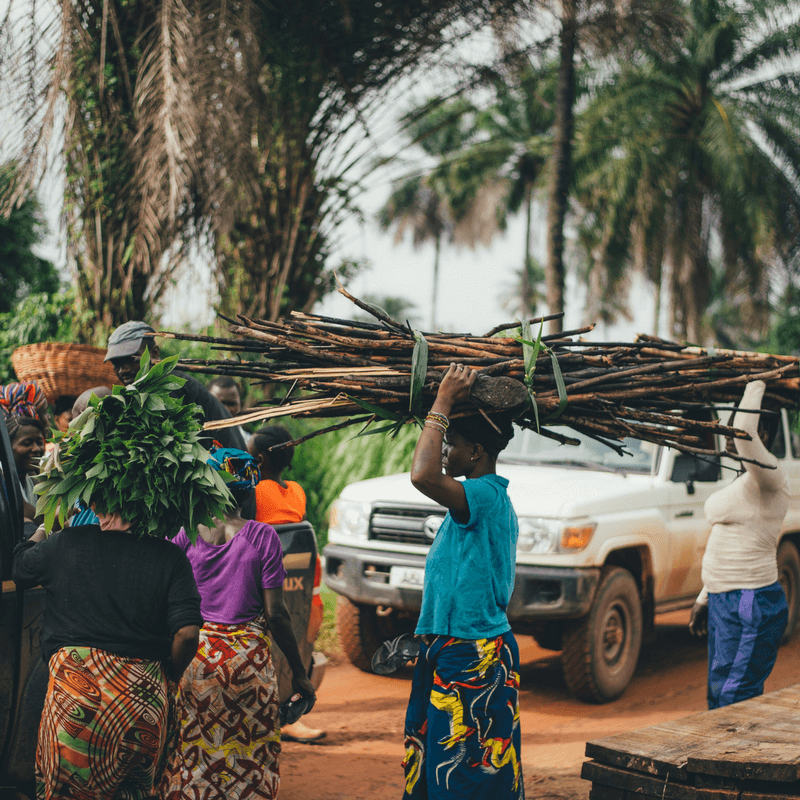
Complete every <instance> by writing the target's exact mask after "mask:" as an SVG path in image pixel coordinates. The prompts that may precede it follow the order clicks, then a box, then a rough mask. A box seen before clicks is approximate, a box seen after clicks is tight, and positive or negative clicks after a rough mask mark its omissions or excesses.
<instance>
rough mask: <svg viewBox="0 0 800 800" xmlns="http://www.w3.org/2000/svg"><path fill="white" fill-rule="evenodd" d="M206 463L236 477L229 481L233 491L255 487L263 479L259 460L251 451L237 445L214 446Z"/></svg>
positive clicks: (229, 486)
mask: <svg viewBox="0 0 800 800" xmlns="http://www.w3.org/2000/svg"><path fill="white" fill-rule="evenodd" d="M206 464H209V465H210V466H212V467H213V468H214V469H215V470H217V471H218V472H221V471H224V472H229V473H230V474H231V475H233V476H234V478H236V480H233V481H230V482H229V483H228V488H229V489H230V490H231V491H236V490H252V489H255V488H256V484H257V483H258V482H259V481H260V480H261V471H260V470H259V468H258V462H257V461H256V460H255V459H254V458H253V456H251V455H250V453H247V452H245V451H244V450H237V449H236V448H235V447H213V448H212V449H211V454H210V457H209V459H208V460H207V461H206Z"/></svg>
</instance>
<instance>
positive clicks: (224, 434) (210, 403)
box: [172, 369, 247, 450]
mask: <svg viewBox="0 0 800 800" xmlns="http://www.w3.org/2000/svg"><path fill="white" fill-rule="evenodd" d="M172 374H173V375H175V377H177V378H183V379H184V380H185V381H186V383H184V384H183V386H182V387H181V388H180V389H178V390H177V393H179V394H181V395H182V396H183V398H184V400H185V402H187V403H197V405H199V406H200V407H201V408H202V409H203V421H204V422H208V421H210V420H212V419H230V418H231V415H230V412H229V411H228V409H227V408H225V406H224V405H222V403H220V401H219V400H217V398H216V397H214V395H213V394H211V392H209V391H208V389H206V387H205V386H204V385H203V384H202V383H200V381H199V380H197V378H193V377H192V376H191V375H187V374H186V373H185V372H181V371H180V370H177V369H176V370H175V371H174V372H173V373H172ZM214 439H216V440H217V441H218V442H219V443H220V444H221V445H222V446H223V447H235V448H236V449H238V450H246V449H247V445H246V444H245V441H244V436H242V432H241V431H240V430H239V428H238V427H235V428H220V430H217V431H207V432H204V434H203V436H202V437H201V441H202V442H203V445H204V446H205V447H210V446H211V442H212V441H213V440H214Z"/></svg>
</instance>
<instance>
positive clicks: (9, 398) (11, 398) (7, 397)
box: [0, 381, 47, 421]
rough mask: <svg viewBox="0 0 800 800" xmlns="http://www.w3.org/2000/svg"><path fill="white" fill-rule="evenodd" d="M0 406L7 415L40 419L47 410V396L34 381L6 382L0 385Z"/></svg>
mask: <svg viewBox="0 0 800 800" xmlns="http://www.w3.org/2000/svg"><path fill="white" fill-rule="evenodd" d="M0 408H2V409H3V411H5V412H6V414H9V415H13V416H18V417H33V418H34V419H38V420H40V421H41V419H42V416H43V413H44V412H46V411H47V398H46V397H45V396H44V392H43V391H42V390H41V389H40V388H39V387H38V385H37V384H36V382H35V381H26V382H24V383H7V384H6V385H5V386H0Z"/></svg>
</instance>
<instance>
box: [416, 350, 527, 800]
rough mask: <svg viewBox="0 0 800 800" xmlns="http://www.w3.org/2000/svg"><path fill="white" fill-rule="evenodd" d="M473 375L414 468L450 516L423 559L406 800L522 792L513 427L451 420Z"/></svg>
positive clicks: (453, 388)
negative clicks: (501, 466) (514, 628)
mask: <svg viewBox="0 0 800 800" xmlns="http://www.w3.org/2000/svg"><path fill="white" fill-rule="evenodd" d="M476 377H477V373H476V372H475V371H474V370H472V369H470V368H469V367H465V366H463V365H456V364H451V365H450V368H449V370H448V371H447V373H446V374H445V376H444V378H443V379H442V382H441V384H440V385H439V391H438V394H437V396H436V400H435V402H434V404H433V408H432V409H431V413H430V414H428V416H427V418H426V420H425V427H424V428H423V430H422V433H421V434H420V437H419V441H418V442H417V447H416V450H415V451H414V461H413V463H412V466H411V482H412V483H413V484H414V486H415V487H416V488H417V489H419V491H420V492H422V493H423V494H424V495H426V496H427V497H429V498H431V499H432V500H434V501H435V502H437V503H439V504H440V505H442V506H444V507H445V508H447V509H448V514H447V516H446V517H445V519H444V522H443V523H442V525H441V527H440V528H439V531H438V532H437V534H436V538H435V539H434V541H433V544H432V545H431V548H430V550H429V552H428V556H427V558H426V561H425V582H424V588H423V593H422V609H421V611H420V617H419V622H418V623H417V629H416V633H417V634H418V635H421V637H422V644H421V646H420V651H419V656H418V658H417V665H416V668H415V670H414V679H413V681H412V686H411V697H410V699H409V703H408V711H407V713H406V721H405V745H406V758H405V761H404V762H403V766H404V767H405V792H404V795H403V796H404V798H408V800H522V798H523V797H524V795H525V788H524V784H523V780H522V764H521V762H520V727H519V698H518V695H519V650H518V649H517V643H516V640H515V639H514V635H513V634H512V633H511V628H510V626H509V624H508V618H507V617H506V607H507V606H508V601H509V599H510V597H511V593H512V591H513V589H514V573H515V553H516V544H517V535H518V526H517V516H516V514H515V513H514V509H513V507H512V506H511V502H510V500H509V498H508V494H507V492H506V488H507V486H508V481H507V480H506V479H505V478H501V477H500V476H499V475H497V473H496V460H497V456H498V454H499V453H500V451H501V450H503V449H504V448H505V447H506V445H507V444H508V442H509V441H510V440H511V437H512V435H513V428H512V425H511V421H510V419H508V418H507V417H502V416H497V417H494V418H493V421H492V422H491V423H490V422H488V421H487V420H486V419H484V418H483V417H482V416H476V417H466V418H460V419H453V420H450V419H448V417H449V416H450V414H451V412H452V410H453V408H454V407H455V406H457V405H461V404H465V403H467V402H468V401H469V395H470V389H471V387H472V384H473V383H474V382H475V379H476ZM442 467H444V473H443V472H442ZM456 478H465V480H463V481H459V480H456Z"/></svg>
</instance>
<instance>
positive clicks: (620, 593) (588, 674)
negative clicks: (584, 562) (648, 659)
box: [561, 567, 642, 703]
mask: <svg viewBox="0 0 800 800" xmlns="http://www.w3.org/2000/svg"><path fill="white" fill-rule="evenodd" d="M641 646H642V605H641V598H640V597H639V588H638V586H637V585H636V581H635V580H634V579H633V576H632V575H631V573H630V572H628V570H626V569H622V568H621V567H604V569H603V572H602V574H601V576H600V584H599V586H598V587H597V594H596V595H595V598H594V602H593V603H592V607H591V609H590V610H589V613H588V614H587V615H586V616H585V617H582V618H581V619H578V620H575V621H574V622H571V623H567V624H566V625H565V626H564V649H563V652H562V654H561V663H562V668H563V670H564V679H565V680H566V682H567V687H568V688H569V690H570V691H571V692H572V693H573V694H574V695H575V696H576V697H579V698H580V699H581V700H587V701H590V702H595V703H607V702H609V701H610V700H615V699H616V698H617V697H619V696H620V695H621V694H622V693H623V692H624V691H625V687H627V685H628V684H629V683H630V680H631V678H632V677H633V673H634V671H635V669H636V662H637V661H638V660H639V650H640V649H641Z"/></svg>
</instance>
